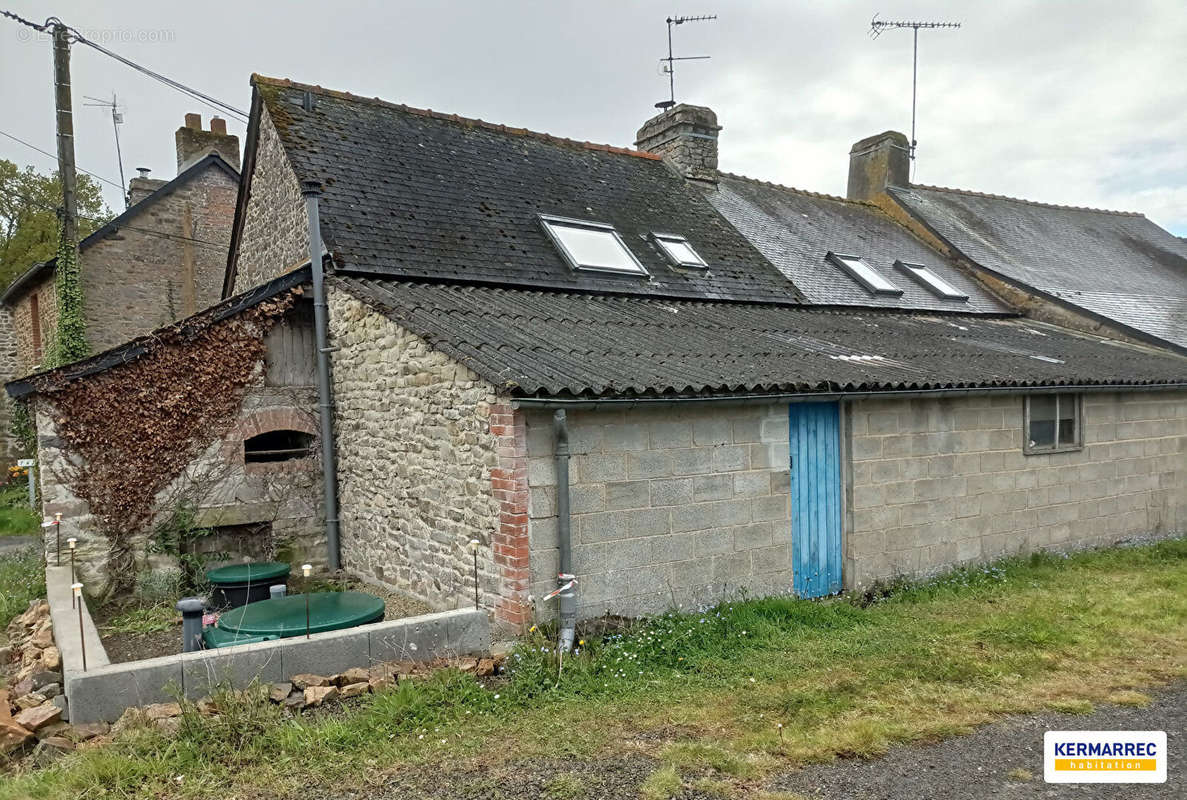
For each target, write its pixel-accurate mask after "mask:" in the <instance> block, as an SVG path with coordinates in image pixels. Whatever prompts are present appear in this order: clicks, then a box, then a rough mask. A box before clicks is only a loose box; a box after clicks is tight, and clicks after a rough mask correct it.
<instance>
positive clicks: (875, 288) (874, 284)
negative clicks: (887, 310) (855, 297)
mask: <svg viewBox="0 0 1187 800" xmlns="http://www.w3.org/2000/svg"><path fill="white" fill-rule="evenodd" d="M825 258H827V259H828V260H829V261H831V262H832V263H834V264H836V265H837V266H838V267H840V268H841V269H843V270H845V272H847V273H849V277H850V278H853V280H855V281H857V282H858V283H860V284H861V285H862V286H864V287H865V288H866V291H868V292H870V293H871V294H885V295H890V296H893V297H899V296H900V295H902V293H903V290H902V289H900V288H898V287H897V286H895V285H894V284H893V283H891V282H890V281H888V280H886V279H885V278H883V277H882V276H881V275H879V274H878V273H877V272H876V271H874V268H873V267H871V266H870V265H869V264H867V263H866V262H865V259H863V258H862V257H861V256H846V255H841V254H840V253H833V252H831V251H830V252H829V253H828V255H826V256H825Z"/></svg>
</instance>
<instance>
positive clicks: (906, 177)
mask: <svg viewBox="0 0 1187 800" xmlns="http://www.w3.org/2000/svg"><path fill="white" fill-rule="evenodd" d="M910 185H911V150H910V144H909V143H908V142H907V137H906V136H904V135H903V134H901V133H899V132H898V131H886V132H885V133H880V134H878V135H877V136H869V137H866V138H865V139H862V140H861V141H860V142H858V143H856V144H855V145H853V147H852V148H850V150H849V188H848V190H847V192H846V196H848V198H849V199H850V200H864V201H867V202H870V201H873V200H874V198H876V197H878V196H879V195H881V194H885V192H886V187H887V186H901V187H904V188H905V187H908V186H910Z"/></svg>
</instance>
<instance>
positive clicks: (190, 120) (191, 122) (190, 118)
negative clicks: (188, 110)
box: [185, 114, 202, 131]
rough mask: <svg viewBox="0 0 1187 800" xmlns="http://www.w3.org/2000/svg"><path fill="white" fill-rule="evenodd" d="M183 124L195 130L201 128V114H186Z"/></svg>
mask: <svg viewBox="0 0 1187 800" xmlns="http://www.w3.org/2000/svg"><path fill="white" fill-rule="evenodd" d="M185 126H186V127H187V128H193V129H194V130H196V131H200V130H202V115H201V114H186V115H185Z"/></svg>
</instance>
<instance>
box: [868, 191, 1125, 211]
mask: <svg viewBox="0 0 1187 800" xmlns="http://www.w3.org/2000/svg"><path fill="white" fill-rule="evenodd" d="M891 188H895V189H906V190H910V189H927V190H928V191H932V192H947V193H949V194H966V195H969V196H970V197H987V198H989V199H991V200H1009V201H1011V202H1014V203H1025V204H1027V205H1030V206H1039V207H1040V208H1058V209H1062V210H1064V211H1090V212H1092V213H1095V214H1114V215H1116V216H1118V217H1144V216H1146V215H1145V214H1143V213H1142V212H1140V211H1118V210H1115V209H1111V208H1093V207H1091V206H1069V205H1062V204H1060V203H1045V202H1043V201H1042V200H1028V199H1026V198H1025V197H1011V196H1010V195H1006V194H993V193H992V192H977V191H973V190H972V189H955V188H952V187H950V186H931V185H929V184H924V183H916V184H912V185H910V186H902V187H897V186H896V187H891Z"/></svg>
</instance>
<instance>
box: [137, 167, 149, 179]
mask: <svg viewBox="0 0 1187 800" xmlns="http://www.w3.org/2000/svg"><path fill="white" fill-rule="evenodd" d="M136 171H137V172H139V173H140V177H142V178H147V177H148V173H150V172H152V170H151V169H149V168H148V167H137V168H136Z"/></svg>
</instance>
